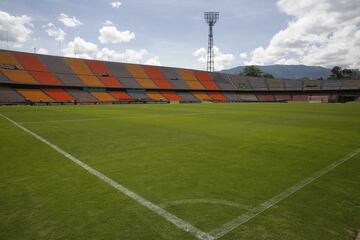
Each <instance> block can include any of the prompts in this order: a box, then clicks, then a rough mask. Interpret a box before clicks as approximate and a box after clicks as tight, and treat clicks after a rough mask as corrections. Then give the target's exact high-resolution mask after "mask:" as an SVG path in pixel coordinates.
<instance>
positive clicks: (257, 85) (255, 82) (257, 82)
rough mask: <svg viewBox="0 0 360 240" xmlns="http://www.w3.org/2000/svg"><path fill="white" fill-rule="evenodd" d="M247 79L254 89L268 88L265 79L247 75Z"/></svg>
mask: <svg viewBox="0 0 360 240" xmlns="http://www.w3.org/2000/svg"><path fill="white" fill-rule="evenodd" d="M248 81H249V83H250V85H251V86H252V89H254V90H268V87H267V85H266V82H265V79H263V78H254V77H249V78H248Z"/></svg>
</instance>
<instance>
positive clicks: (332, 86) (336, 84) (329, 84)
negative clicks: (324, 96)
mask: <svg viewBox="0 0 360 240" xmlns="http://www.w3.org/2000/svg"><path fill="white" fill-rule="evenodd" d="M342 84H343V82H342V81H341V80H340V81H339V80H326V81H323V84H322V89H323V90H339V89H340V88H341V86H342Z"/></svg>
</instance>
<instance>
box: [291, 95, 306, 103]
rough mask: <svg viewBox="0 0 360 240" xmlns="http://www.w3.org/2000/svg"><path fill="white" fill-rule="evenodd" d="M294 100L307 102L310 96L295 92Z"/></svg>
mask: <svg viewBox="0 0 360 240" xmlns="http://www.w3.org/2000/svg"><path fill="white" fill-rule="evenodd" d="M292 100H293V101H298V102H305V101H308V100H309V96H308V95H304V94H293V95H292Z"/></svg>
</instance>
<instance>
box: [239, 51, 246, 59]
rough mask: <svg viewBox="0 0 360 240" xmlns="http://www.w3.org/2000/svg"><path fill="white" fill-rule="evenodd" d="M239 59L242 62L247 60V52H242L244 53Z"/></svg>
mask: <svg viewBox="0 0 360 240" xmlns="http://www.w3.org/2000/svg"><path fill="white" fill-rule="evenodd" d="M239 57H240V59H241V60H244V59H247V57H248V54H247V53H246V52H242V53H240V54H239Z"/></svg>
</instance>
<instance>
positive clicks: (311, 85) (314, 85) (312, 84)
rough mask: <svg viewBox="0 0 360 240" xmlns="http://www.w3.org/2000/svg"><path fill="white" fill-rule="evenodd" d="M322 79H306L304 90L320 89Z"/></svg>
mask: <svg viewBox="0 0 360 240" xmlns="http://www.w3.org/2000/svg"><path fill="white" fill-rule="evenodd" d="M320 89H321V81H320V80H304V82H303V90H320Z"/></svg>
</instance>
